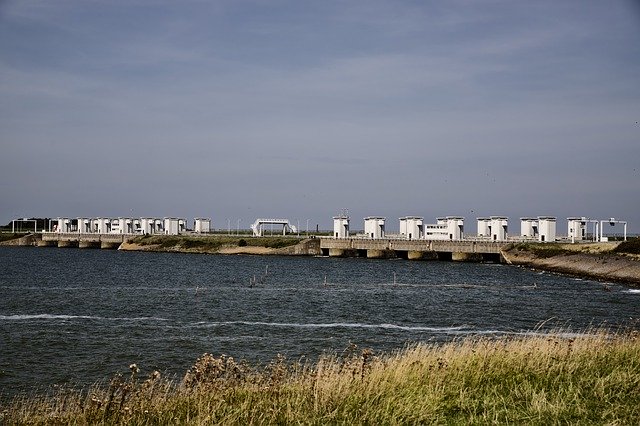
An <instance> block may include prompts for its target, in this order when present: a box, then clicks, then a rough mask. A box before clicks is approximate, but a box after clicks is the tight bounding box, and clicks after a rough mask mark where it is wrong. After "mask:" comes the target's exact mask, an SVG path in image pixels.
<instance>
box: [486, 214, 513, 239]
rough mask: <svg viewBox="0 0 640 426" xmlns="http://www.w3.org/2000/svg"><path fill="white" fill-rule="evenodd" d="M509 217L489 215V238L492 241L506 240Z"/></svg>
mask: <svg viewBox="0 0 640 426" xmlns="http://www.w3.org/2000/svg"><path fill="white" fill-rule="evenodd" d="M508 226H509V218H508V217H506V216H490V217H489V238H491V240H492V241H507V237H508V236H509V233H508Z"/></svg>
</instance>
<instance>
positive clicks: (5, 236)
mask: <svg viewBox="0 0 640 426" xmlns="http://www.w3.org/2000/svg"><path fill="white" fill-rule="evenodd" d="M25 235H27V233H23V234H19V233H15V234H13V233H11V232H8V233H4V232H0V242H2V241H10V240H15V239H16V238H21V237H24V236H25Z"/></svg>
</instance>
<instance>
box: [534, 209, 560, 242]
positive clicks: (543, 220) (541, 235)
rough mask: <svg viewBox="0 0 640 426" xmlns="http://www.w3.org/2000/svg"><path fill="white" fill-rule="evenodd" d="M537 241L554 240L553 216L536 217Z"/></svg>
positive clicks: (554, 220)
mask: <svg viewBox="0 0 640 426" xmlns="http://www.w3.org/2000/svg"><path fill="white" fill-rule="evenodd" d="M538 230H539V231H538V241H540V242H543V243H544V242H550V241H551V242H553V241H555V240H556V218H555V217H553V216H538Z"/></svg>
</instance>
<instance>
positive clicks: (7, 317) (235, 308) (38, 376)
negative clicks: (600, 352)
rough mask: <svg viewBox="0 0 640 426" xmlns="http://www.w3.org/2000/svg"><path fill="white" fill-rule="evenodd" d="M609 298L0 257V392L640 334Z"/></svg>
mask: <svg viewBox="0 0 640 426" xmlns="http://www.w3.org/2000/svg"><path fill="white" fill-rule="evenodd" d="M394 274H395V285H394ZM254 276H255V280H256V281H257V283H256V285H254V286H253V287H252V286H250V282H251V281H253V277H254ZM325 277H326V278H325ZM325 279H326V285H325ZM609 288H610V290H611V291H604V290H603V285H602V284H601V283H598V282H595V281H590V280H580V279H576V278H571V277H566V276H560V275H555V274H550V273H540V272H537V271H531V270H528V269H524V268H516V267H511V266H505V265H494V264H467V263H453V262H436V261H431V262H411V261H405V260H365V259H333V258H297V257H269V256H264V257H260V256H212V255H191V254H168V253H135V252H119V251H108V250H80V249H57V248H37V249H36V248H2V247H0V389H2V390H1V391H0V393H3V394H4V396H7V395H9V396H10V395H14V394H16V393H19V392H23V391H32V390H33V389H34V388H36V387H37V388H38V389H41V390H42V389H46V388H47V387H49V386H51V385H55V384H74V385H80V386H84V385H87V384H92V383H94V382H96V381H98V380H105V379H108V378H109V377H111V376H112V375H113V374H115V373H116V372H127V371H128V366H129V364H131V363H136V364H138V366H139V367H140V368H141V369H142V373H149V372H151V371H153V370H159V371H161V372H163V373H165V374H169V375H177V376H181V375H183V374H184V372H185V371H186V370H187V369H188V368H189V366H191V365H192V364H193V362H194V361H195V359H196V358H197V357H198V356H200V355H202V354H203V353H204V352H210V353H213V354H214V355H219V354H222V353H224V354H227V355H230V356H233V357H234V358H236V359H246V360H249V361H251V362H254V363H265V362H268V361H269V360H271V359H272V358H273V357H274V356H275V355H276V354H278V353H280V354H283V355H285V356H286V357H287V358H288V359H289V360H297V359H299V358H301V357H303V356H305V357H307V359H311V360H314V359H317V356H318V355H320V354H322V353H323V352H331V351H333V352H340V351H342V350H343V349H345V348H346V347H347V346H348V345H349V344H350V343H354V344H356V345H358V347H361V348H364V347H369V348H372V349H374V350H375V351H377V352H381V351H391V350H394V349H399V348H402V347H403V346H405V345H407V344H411V343H414V342H430V341H446V340H450V339H453V338H456V337H459V336H465V335H477V334H486V335H502V334H509V333H530V332H532V331H536V332H544V330H546V329H548V328H551V327H557V326H562V327H565V328H567V329H571V330H574V331H576V332H582V331H585V330H587V328H589V327H590V326H600V325H603V324H605V325H607V326H612V327H616V326H619V325H624V326H631V327H638V325H637V324H636V323H635V322H634V318H635V316H636V315H637V314H638V313H639V312H640V292H638V290H633V289H629V288H628V287H626V286H622V285H615V284H610V285H609ZM545 321H546V322H545ZM541 324H542V325H541Z"/></svg>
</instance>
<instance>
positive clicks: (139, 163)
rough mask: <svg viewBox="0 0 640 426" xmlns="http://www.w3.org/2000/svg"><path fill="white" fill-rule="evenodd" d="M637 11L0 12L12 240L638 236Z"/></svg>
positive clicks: (565, 7) (616, 4) (291, 4)
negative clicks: (84, 229)
mask: <svg viewBox="0 0 640 426" xmlns="http://www.w3.org/2000/svg"><path fill="white" fill-rule="evenodd" d="M638 121H640V6H638V3H637V2H634V1H631V0H628V1H622V0H613V1H607V2H603V1H589V0H581V1H536V2H513V1H497V0H496V1H446V2H443V1H380V0H373V1H318V2H311V1H309V2H300V1H285V0H283V1H277V0H276V1H260V0H255V1H242V0H240V1H238V0H235V1H180V2H175V1H150V0H130V1H118V0H115V1H114V0H110V1H106V0H104V1H103V0H94V1H86V0H83V1H77V0H60V1H44V0H41V1H35V0H33V1H30V0H23V1H11V0H9V1H0V140H1V141H2V142H1V146H2V151H1V154H0V200H2V202H1V203H0V222H2V223H6V222H8V221H10V220H11V219H12V218H15V217H23V216H52V217H56V216H70V217H78V216H82V217H84V216H90V217H91V216H122V215H134V216H184V217H188V218H193V217H195V216H205V217H211V218H212V219H213V222H214V226H215V227H216V228H226V226H227V223H228V221H231V222H232V223H234V224H235V223H236V222H237V220H238V219H240V220H241V226H242V227H245V228H246V227H248V225H249V223H251V222H253V220H254V219H255V218H256V217H285V218H289V219H291V220H292V221H293V222H294V223H295V222H296V221H297V220H299V221H300V223H301V224H305V225H304V226H306V221H307V219H309V220H310V223H311V226H315V224H316V223H317V224H319V225H320V227H321V228H328V227H329V226H330V225H331V216H332V215H334V214H336V213H338V212H339V211H340V209H342V208H348V209H349V212H350V215H351V216H352V218H353V225H352V227H354V228H358V227H361V226H362V225H361V223H362V221H361V219H362V217H364V216H369V215H383V216H386V217H387V218H388V221H389V225H388V228H389V229H394V228H397V226H398V225H397V218H398V217H399V216H404V215H416V214H417V215H422V216H424V217H425V219H426V222H427V223H431V222H433V221H434V219H435V217H436V216H440V215H462V216H465V217H466V218H467V226H466V228H467V229H466V230H467V232H474V231H475V220H473V219H475V217H477V216H484V215H492V214H500V215H507V216H509V217H510V219H511V227H510V229H511V232H512V233H513V232H517V231H518V230H519V223H518V218H519V217H521V216H537V215H554V216H557V217H558V218H559V219H560V220H559V223H560V224H559V230H560V232H566V225H565V222H564V218H566V217H567V216H573V215H578V216H590V217H597V218H608V217H611V216H615V217H620V218H622V219H626V220H629V221H630V228H631V230H632V231H634V232H638V231H640V125H639V124H638V123H637V122H638Z"/></svg>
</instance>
